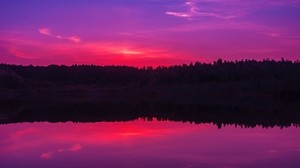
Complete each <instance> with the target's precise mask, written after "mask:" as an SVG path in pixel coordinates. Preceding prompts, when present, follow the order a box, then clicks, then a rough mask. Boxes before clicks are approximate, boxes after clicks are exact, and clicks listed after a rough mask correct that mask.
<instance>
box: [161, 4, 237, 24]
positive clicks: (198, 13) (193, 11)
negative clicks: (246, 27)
mask: <svg viewBox="0 0 300 168" xmlns="http://www.w3.org/2000/svg"><path fill="white" fill-rule="evenodd" d="M184 6H185V7H187V10H186V11H184V12H174V11H167V12H166V13H165V14H167V15H171V16H176V17H181V18H187V19H189V20H192V19H193V18H199V17H215V18H221V19H232V18H235V17H236V16H235V15H226V14H221V13H217V12H214V11H213V10H211V11H207V10H203V9H201V8H200V7H198V5H197V1H193V2H192V1H187V2H185V4H184Z"/></svg>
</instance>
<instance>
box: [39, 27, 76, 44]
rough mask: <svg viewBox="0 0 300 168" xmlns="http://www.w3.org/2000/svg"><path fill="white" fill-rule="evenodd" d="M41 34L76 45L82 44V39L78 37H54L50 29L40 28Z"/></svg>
mask: <svg viewBox="0 0 300 168" xmlns="http://www.w3.org/2000/svg"><path fill="white" fill-rule="evenodd" d="M38 31H39V33H41V34H43V35H47V36H51V37H54V38H57V39H60V40H69V41H71V42H74V43H79V42H81V38H80V37H78V36H67V37H65V36H61V35H54V34H52V33H51V32H50V30H49V29H48V28H40V29H38Z"/></svg>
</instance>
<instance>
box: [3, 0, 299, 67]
mask: <svg viewBox="0 0 300 168" xmlns="http://www.w3.org/2000/svg"><path fill="white" fill-rule="evenodd" d="M0 23H1V24H0V62H1V63H9V64H22V65H29V64H32V65H49V64H66V65H72V64H96V65H129V66H138V67H140V66H158V65H173V64H183V63H190V62H195V61H200V62H207V63H209V62H213V61H215V60H217V59H219V58H221V59H223V60H232V61H234V60H242V59H255V60H262V59H267V58H269V59H275V60H279V59H281V58H282V57H283V58H285V59H289V60H298V59H300V0H243V1H241V0H109V1H100V0H1V1H0Z"/></svg>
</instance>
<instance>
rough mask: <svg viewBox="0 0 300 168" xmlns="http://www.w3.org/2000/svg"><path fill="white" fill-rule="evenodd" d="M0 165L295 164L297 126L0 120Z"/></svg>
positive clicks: (298, 159)
mask: <svg viewBox="0 0 300 168" xmlns="http://www.w3.org/2000/svg"><path fill="white" fill-rule="evenodd" d="M0 132H1V134H0V167H1V168H6V167H38V168H40V167H46V168H50V167H51V168H52V167H57V168H59V167H80V168H82V167H108V168H109V167H125V168H126V167H130V168H134V167H149V168H153V167H175V168H176V167H180V168H192V167H214V168H231V167H263V168H265V167H272V168H276V167H280V168H282V167H295V168H296V167H300V128H295V127H289V128H284V129H280V128H269V129H263V128H260V127H256V128H240V127H237V128H235V127H234V126H226V127H223V128H222V129H218V128H217V127H216V126H215V125H212V124H202V125H195V124H190V123H179V122H170V121H156V120H154V121H143V120H137V121H131V122H99V123H22V124H7V125H0Z"/></svg>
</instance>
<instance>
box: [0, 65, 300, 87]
mask: <svg viewBox="0 0 300 168" xmlns="http://www.w3.org/2000/svg"><path fill="white" fill-rule="evenodd" d="M255 80H280V81H291V82H296V83H297V84H300V83H299V81H300V62H299V61H295V62H292V61H289V60H284V59H282V60H280V61H274V60H263V61H256V60H241V61H234V62H233V61H223V60H221V59H219V60H217V61H215V62H213V63H201V62H195V63H191V64H189V65H187V64H183V65H174V66H168V67H166V66H159V67H156V68H153V67H143V68H136V67H129V66H96V65H72V66H65V65H49V66H32V65H29V66H23V65H9V64H0V87H22V86H23V85H26V84H28V85H35V84H41V83H44V84H57V85H99V86H149V85H150V86H151V85H177V84H198V83H205V82H232V81H255Z"/></svg>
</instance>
